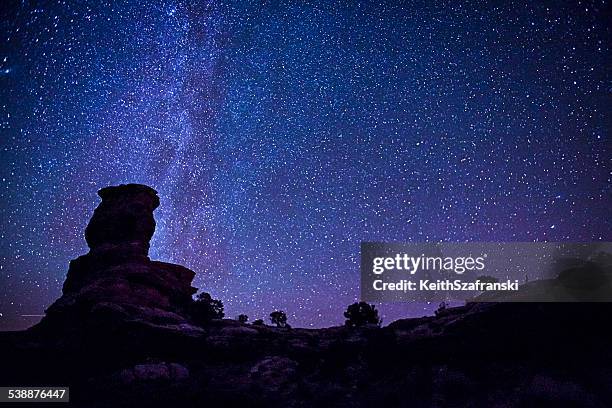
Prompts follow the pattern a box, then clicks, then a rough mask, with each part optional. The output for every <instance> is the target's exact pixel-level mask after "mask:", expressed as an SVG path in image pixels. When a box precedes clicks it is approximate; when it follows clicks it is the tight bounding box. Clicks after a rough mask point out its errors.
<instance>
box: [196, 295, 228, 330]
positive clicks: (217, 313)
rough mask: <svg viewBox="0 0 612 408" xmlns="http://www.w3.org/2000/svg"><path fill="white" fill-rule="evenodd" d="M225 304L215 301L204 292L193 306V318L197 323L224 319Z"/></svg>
mask: <svg viewBox="0 0 612 408" xmlns="http://www.w3.org/2000/svg"><path fill="white" fill-rule="evenodd" d="M223 316H225V313H223V302H221V301H220V300H218V299H213V298H212V296H210V293H206V292H202V293H200V294H199V295H198V296H197V297H196V300H195V301H194V302H193V303H192V305H191V317H192V318H193V320H194V321H195V322H196V323H199V324H202V323H206V322H208V321H210V320H212V319H223Z"/></svg>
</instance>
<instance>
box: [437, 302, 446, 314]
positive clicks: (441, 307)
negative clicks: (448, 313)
mask: <svg viewBox="0 0 612 408" xmlns="http://www.w3.org/2000/svg"><path fill="white" fill-rule="evenodd" d="M447 307H448V304H447V303H446V302H445V301H444V302H442V303H440V304H439V305H438V308H437V309H436V311H435V314H436V316H441V315H442V314H443V313H444V311H445V310H446V308H447Z"/></svg>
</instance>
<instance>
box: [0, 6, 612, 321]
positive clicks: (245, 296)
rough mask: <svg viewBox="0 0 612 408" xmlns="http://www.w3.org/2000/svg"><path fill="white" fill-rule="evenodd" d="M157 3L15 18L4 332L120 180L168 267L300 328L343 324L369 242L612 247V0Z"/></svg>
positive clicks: (11, 9) (6, 127) (6, 142)
mask: <svg viewBox="0 0 612 408" xmlns="http://www.w3.org/2000/svg"><path fill="white" fill-rule="evenodd" d="M8 3H12V2H8ZM87 3H89V5H87ZM144 3H145V2H142V1H118V2H103V1H92V2H74V3H72V2H67V1H66V2H64V1H61V2H54V1H49V2H40V3H39V2H29V1H22V2H20V3H15V4H3V6H2V8H3V9H2V15H3V17H2V23H1V24H2V38H1V40H0V47H1V48H0V86H1V88H0V97H1V106H0V109H1V110H0V127H1V137H0V144H1V152H0V154H1V158H0V159H1V164H0V172H1V182H2V184H1V189H0V194H1V197H0V198H1V208H0V222H1V234H2V235H1V247H0V262H1V264H0V267H1V269H0V284H1V288H2V291H1V292H0V313H1V314H2V315H1V317H0V328H17V327H25V326H28V325H30V324H32V323H34V322H35V321H36V318H35V317H22V316H21V315H23V314H41V313H43V311H44V309H45V307H46V306H48V305H49V304H50V303H51V302H52V301H53V300H54V299H55V298H56V297H58V295H59V293H60V291H61V284H62V282H63V280H64V277H65V273H66V271H67V267H68V261H69V260H70V259H72V258H75V257H77V256H79V255H81V254H83V253H85V252H86V251H87V246H86V244H85V241H84V238H83V232H84V227H85V225H86V224H87V221H88V219H89V218H90V216H91V214H92V212H93V209H94V208H95V206H96V205H97V203H98V200H99V198H98V197H97V195H96V191H97V190H98V189H100V188H101V187H104V186H107V185H115V184H119V183H126V182H137V183H144V184H148V185H151V186H152V187H154V188H155V189H157V190H158V192H159V195H160V197H161V207H160V208H159V209H158V210H157V211H156V214H155V215H156V219H157V221H158V229H157V232H156V235H155V237H154V239H153V242H152V249H151V257H152V258H154V259H160V260H165V261H169V262H175V263H179V264H183V265H185V266H187V267H189V268H191V269H193V270H195V271H196V272H197V277H196V280H195V286H198V287H200V288H202V289H204V290H206V291H208V292H210V293H211V294H212V295H213V296H214V297H217V298H220V299H222V300H223V301H224V302H225V305H226V313H227V315H228V316H230V317H233V316H235V315H237V314H238V313H246V314H248V315H249V316H250V317H251V319H255V318H260V317H261V318H264V317H266V316H267V315H268V314H269V312H270V311H272V310H274V309H282V310H285V311H287V313H288V316H289V322H290V323H292V324H293V325H296V326H305V327H309V326H315V327H319V326H329V325H333V324H339V323H341V322H342V321H343V317H342V311H343V310H345V308H346V306H347V305H348V304H350V303H352V302H354V301H355V300H357V299H358V296H359V244H360V242H361V241H430V240H435V241H440V240H442V241H591V240H610V238H611V236H612V234H611V233H610V230H611V229H610V227H611V220H612V217H611V215H612V214H611V211H610V195H611V192H610V179H611V168H612V166H611V160H610V158H611V156H610V151H611V149H610V147H611V146H610V140H609V129H610V118H609V106H610V103H611V102H612V101H611V98H610V91H611V88H610V83H611V82H610V79H611V78H610V69H609V48H608V46H609V44H610V27H609V25H608V17H609V13H608V12H607V10H606V7H607V5H606V4H605V3H604V2H577V3H576V4H574V5H572V6H562V5H560V4H559V3H558V2H551V3H550V4H547V3H544V2H537V4H531V2H526V3H517V2H503V3H505V5H503V6H501V7H499V6H498V7H495V6H493V5H486V4H484V3H480V2H477V3H471V4H463V5H459V4H455V3H459V2H440V3H437V4H433V2H388V4H370V3H364V2H350V1H349V2H318V1H317V2H302V1H296V2H274V1H272V2H266V1H262V2H244V3H237V2H214V3H210V4H206V3H204V2H197V1H193V2H191V1H187V2H176V3H175V2H169V1H168V2H158V3H152V2H148V3H147V4H144ZM191 3H196V4H197V5H193V4H191ZM434 306H437V305H420V304H412V305H410V304H409V305H394V306H392V305H380V307H379V308H380V309H381V312H382V314H383V316H384V317H385V321H386V322H389V321H391V320H393V319H396V318H399V317H401V316H409V315H410V316H414V315H422V314H425V313H429V312H431V310H432V308H433V307H434Z"/></svg>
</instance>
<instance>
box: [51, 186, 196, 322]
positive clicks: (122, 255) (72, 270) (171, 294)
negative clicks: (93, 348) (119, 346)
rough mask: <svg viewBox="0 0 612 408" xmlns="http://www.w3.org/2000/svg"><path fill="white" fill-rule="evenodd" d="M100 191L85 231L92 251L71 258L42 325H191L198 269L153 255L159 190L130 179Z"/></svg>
mask: <svg viewBox="0 0 612 408" xmlns="http://www.w3.org/2000/svg"><path fill="white" fill-rule="evenodd" d="M98 194H99V195H100V197H101V198H102V202H101V203H100V205H99V206H98V208H96V210H95V211H94V214H93V217H92V218H91V221H90V222H89V225H88V226H87V229H86V230H85V238H86V240H87V244H88V246H89V248H90V250H89V253H87V254H86V255H83V256H80V257H79V258H77V259H75V260H73V261H71V262H70V267H69V270H68V276H67V277H66V281H65V283H64V287H63V295H62V296H61V297H60V298H59V299H58V300H57V301H56V302H55V303H53V304H52V305H51V306H50V307H49V308H48V309H47V315H46V317H45V318H44V319H43V321H42V322H41V327H43V328H44V327H48V326H50V325H51V326H53V325H62V326H72V327H74V326H76V325H79V326H82V325H84V326H87V325H88V323H91V324H97V323H99V322H101V321H103V322H105V323H110V324H122V323H126V322H127V323H142V324H146V325H155V326H168V325H184V324H187V323H188V319H187V318H186V317H185V315H186V311H187V308H188V305H189V303H190V302H191V296H192V295H193V293H195V292H196V289H195V288H193V287H192V286H191V281H192V280H193V278H194V276H195V273H194V272H193V271H191V270H189V269H187V268H185V267H183V266H180V265H174V264H169V263H164V262H157V261H151V260H150V259H149V256H148V252H149V241H150V239H151V237H152V236H153V233H154V231H155V219H154V218H153V211H154V210H155V208H157V207H158V206H159V197H158V196H157V192H156V191H155V190H153V189H152V188H150V187H147V186H145V185H141V184H127V185H120V186H114V187H106V188H103V189H101V190H100V191H99V192H98ZM91 324H90V326H91Z"/></svg>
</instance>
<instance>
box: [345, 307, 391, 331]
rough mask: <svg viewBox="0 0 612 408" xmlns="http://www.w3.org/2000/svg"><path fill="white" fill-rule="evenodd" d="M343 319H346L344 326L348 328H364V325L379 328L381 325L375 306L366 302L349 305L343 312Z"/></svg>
mask: <svg viewBox="0 0 612 408" xmlns="http://www.w3.org/2000/svg"><path fill="white" fill-rule="evenodd" d="M344 317H346V322H345V323H344V324H345V325H346V326H349V327H358V326H364V325H366V324H375V325H378V326H380V324H381V323H382V319H381V318H380V317H378V310H376V306H374V305H370V304H368V303H366V302H359V303H353V304H352V305H350V306H349V307H348V308H347V309H346V312H344Z"/></svg>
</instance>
